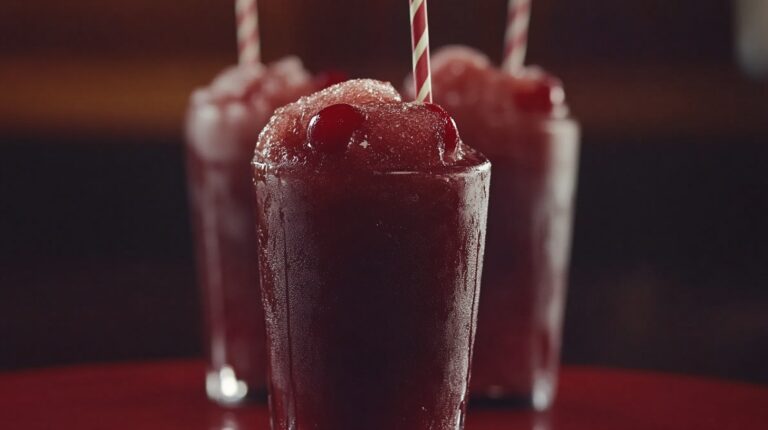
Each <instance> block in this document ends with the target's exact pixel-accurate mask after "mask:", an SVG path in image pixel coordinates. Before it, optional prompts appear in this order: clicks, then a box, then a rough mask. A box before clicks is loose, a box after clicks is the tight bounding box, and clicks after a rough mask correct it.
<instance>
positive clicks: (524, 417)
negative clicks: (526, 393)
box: [0, 362, 768, 430]
mask: <svg viewBox="0 0 768 430" xmlns="http://www.w3.org/2000/svg"><path fill="white" fill-rule="evenodd" d="M202 375H203V366H202V364H201V363H199V362H161V363H146V364H123V365H95V366H83V367H69V368H59V369H49V370H37V371H26V372H16V373H5V374H0V428H3V429H24V430H42V429H45V430H48V429H57V430H70V429H71V430H90V429H94V430H96V429H99V430H101V429H109V430H124V429H125V430H128V429H130V430H136V429H141V430H166V429H167V430H170V429H183V430H261V429H264V430H267V429H269V418H268V413H267V409H266V407H265V406H252V407H247V408H238V409H234V410H226V409H222V408H219V407H216V406H213V405H211V404H210V403H209V402H208V401H207V400H206V398H205V396H204V394H203V386H202V384H203V376H202ZM560 383H561V391H560V396H559V399H558V401H557V404H556V405H555V407H554V409H553V410H552V411H551V412H550V413H548V414H533V413H529V412H521V411H507V410H500V409H496V410H489V409H483V410H478V409H472V410H470V412H469V417H468V423H467V429H468V430H492V429H498V430H516V429H520V430H525V429H532V430H581V429H584V430H586V429H589V430H602V429H612V430H613V429H618V430H634V429H638V430H640V429H642V430H654V429H675V430H683V429H696V430H709V429H712V430H715V429H717V430H729V429H764V428H768V387H761V386H753V385H748V384H740V383H731V382H724V381H716V380H707V379H698V378H691V377H683V376H675V375H665V374H656V373H645V372H632V371H618V370H607V369H596V368H565V369H564V371H563V372H562V377H561V381H560ZM355 430H357V429H355ZM360 430H364V429H360Z"/></svg>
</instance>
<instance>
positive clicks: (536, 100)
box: [513, 77, 565, 113]
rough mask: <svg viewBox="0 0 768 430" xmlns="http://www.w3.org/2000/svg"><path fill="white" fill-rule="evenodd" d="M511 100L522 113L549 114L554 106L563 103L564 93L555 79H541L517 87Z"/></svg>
mask: <svg viewBox="0 0 768 430" xmlns="http://www.w3.org/2000/svg"><path fill="white" fill-rule="evenodd" d="M513 98H514V100H515V104H516V105H517V107H518V108H520V110H522V111H524V112H532V113H550V112H552V109H553V108H554V107H555V106H558V105H561V104H563V103H564V102H565V92H564V91H563V86H562V84H561V83H560V81H558V80H557V79H555V78H552V77H542V78H541V79H537V80H535V81H530V82H529V83H526V84H525V85H521V86H520V87H518V88H517V89H516V90H515V93H514V94H513Z"/></svg>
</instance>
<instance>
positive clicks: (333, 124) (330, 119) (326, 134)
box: [307, 103, 365, 153]
mask: <svg viewBox="0 0 768 430" xmlns="http://www.w3.org/2000/svg"><path fill="white" fill-rule="evenodd" d="M363 121H365V116H364V115H363V113H362V112H360V111H359V110H358V109H356V108H355V107H354V106H351V105H348V104H344V103H342V104H336V105H331V106H328V107H327V108H325V109H323V110H321V111H320V112H318V113H317V115H315V116H313V117H312V119H311V120H310V121H309V127H308V128H307V137H308V139H309V147H310V148H312V149H316V150H318V151H322V152H327V153H339V152H343V151H344V150H345V149H347V146H348V145H349V142H350V140H351V139H352V135H353V134H354V133H355V131H357V130H358V129H359V128H360V126H361V125H363Z"/></svg>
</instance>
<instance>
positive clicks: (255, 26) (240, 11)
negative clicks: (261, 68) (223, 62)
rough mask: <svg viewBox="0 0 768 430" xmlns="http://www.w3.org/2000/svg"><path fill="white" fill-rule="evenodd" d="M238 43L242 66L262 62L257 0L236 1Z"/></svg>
mask: <svg viewBox="0 0 768 430" xmlns="http://www.w3.org/2000/svg"><path fill="white" fill-rule="evenodd" d="M235 13H236V18H237V42H238V50H239V55H240V64H256V63H259V62H260V61H261V40H260V38H259V8H258V5H257V1H256V0H236V3H235Z"/></svg>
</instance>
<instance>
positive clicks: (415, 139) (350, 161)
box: [255, 79, 477, 172]
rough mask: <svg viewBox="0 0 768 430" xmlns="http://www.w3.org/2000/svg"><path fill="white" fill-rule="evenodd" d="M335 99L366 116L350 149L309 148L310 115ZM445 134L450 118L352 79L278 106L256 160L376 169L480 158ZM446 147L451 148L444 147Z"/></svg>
mask: <svg viewBox="0 0 768 430" xmlns="http://www.w3.org/2000/svg"><path fill="white" fill-rule="evenodd" d="M337 104H346V105H350V106H352V107H354V108H355V109H356V110H358V111H359V112H360V113H361V114H362V116H363V117H364V121H363V123H362V124H361V126H360V127H359V128H358V129H357V130H355V132H354V133H353V134H352V135H351V136H350V139H349V142H347V145H346V150H344V151H341V152H340V153H333V154H329V153H327V152H325V151H313V150H311V142H310V139H309V138H308V133H307V129H308V127H309V123H310V121H311V119H312V118H313V117H314V116H315V115H316V114H318V113H319V112H320V111H322V110H323V109H325V108H328V107H330V106H333V105H337ZM446 138H448V139H451V138H453V139H457V138H458V137H457V136H451V135H449V134H447V133H446V118H445V117H444V115H443V114H441V113H439V112H437V111H436V110H435V109H434V108H430V107H429V106H427V105H424V104H421V103H404V102H402V101H401V99H400V95H399V94H398V93H397V91H396V90H395V89H394V88H393V87H392V86H391V85H390V84H388V83H383V82H379V81H374V80H363V79H361V80H352V81H347V82H344V83H341V84H337V85H334V86H332V87H329V88H327V89H325V90H323V91H320V92H318V93H315V94H313V95H311V96H308V97H303V98H301V99H300V100H299V101H298V102H296V103H293V104H290V105H288V106H285V107H283V108H282V109H279V110H278V111H277V112H276V113H275V116H274V117H273V118H272V119H271V120H270V122H269V124H268V126H267V127H266V128H265V129H264V131H263V133H262V134H261V136H260V138H259V143H258V146H257V148H256V158H255V161H256V163H260V164H266V163H269V164H270V165H271V166H273V167H275V168H280V169H292V168H305V169H316V170H317V169H333V168H341V167H342V166H343V168H345V169H363V170H372V171H378V172H391V171H423V170H435V169H437V170H440V169H443V168H449V167H451V166H468V165H471V164H472V163H474V162H476V161H477V159H476V157H475V155H473V154H474V151H472V150H471V149H469V148H468V147H466V146H465V145H463V144H461V143H458V144H457V143H456V142H446ZM446 146H447V147H448V148H449V149H450V150H449V151H446Z"/></svg>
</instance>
